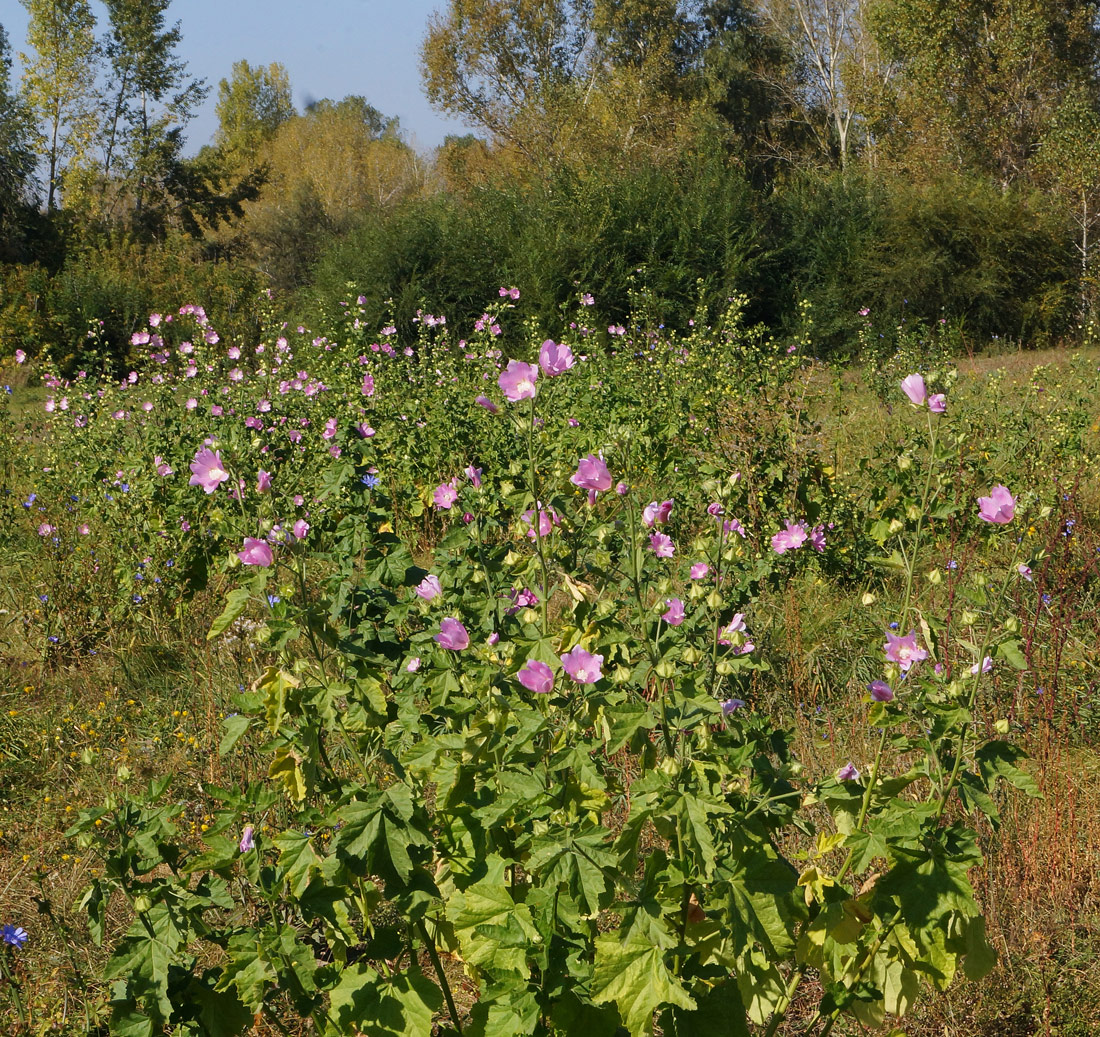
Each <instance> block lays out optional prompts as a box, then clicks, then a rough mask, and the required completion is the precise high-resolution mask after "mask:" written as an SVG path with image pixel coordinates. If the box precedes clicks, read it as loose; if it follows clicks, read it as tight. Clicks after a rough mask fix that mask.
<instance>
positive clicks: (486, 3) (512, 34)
mask: <svg viewBox="0 0 1100 1037" xmlns="http://www.w3.org/2000/svg"><path fill="white" fill-rule="evenodd" d="M590 23H591V4H590V3H589V2H587V0H569V2H568V3H567V2H565V0H450V2H449V3H448V4H447V6H446V8H445V9H444V11H443V12H442V13H437V14H435V15H433V16H432V18H431V19H430V20H429V22H428V31H427V35H426V36H425V38H424V43H423V46H422V48H421V52H420V58H421V73H422V76H423V80H424V89H425V92H426V93H427V96H428V100H429V101H430V102H431V103H432V104H433V105H435V106H436V107H437V108H440V109H441V110H442V111H445V112H447V113H449V114H451V115H455V116H458V117H459V118H461V119H462V120H464V121H465V122H466V123H467V125H469V126H472V127H475V128H478V129H483V130H485V131H487V132H488V134H489V136H490V138H491V140H492V141H493V142H494V143H496V144H498V145H505V146H508V147H511V148H514V149H516V150H517V151H519V152H520V153H521V154H522V155H524V157H525V158H526V159H527V160H528V161H529V162H531V163H532V164H537V163H539V162H545V161H554V159H555V158H556V157H557V156H558V153H559V148H560V140H561V136H562V134H563V132H564V131H565V129H566V128H567V126H568V125H569V123H570V121H571V109H572V106H573V102H574V101H575V100H576V98H577V95H578V94H579V96H580V97H582V98H583V96H584V92H585V91H584V87H583V75H584V69H583V68H582V65H583V62H584V59H585V57H586V55H587V54H588V52H589V51H590V48H591V45H592V31H591V24H590Z"/></svg>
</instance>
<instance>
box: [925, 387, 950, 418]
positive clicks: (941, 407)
mask: <svg viewBox="0 0 1100 1037" xmlns="http://www.w3.org/2000/svg"><path fill="white" fill-rule="evenodd" d="M928 409H929V410H930V411H931V412H932V413H933V414H942V413H943V412H944V411H945V410H947V397H946V396H945V395H944V394H943V393H942V392H938V393H934V394H933V395H932V396H929V397H928Z"/></svg>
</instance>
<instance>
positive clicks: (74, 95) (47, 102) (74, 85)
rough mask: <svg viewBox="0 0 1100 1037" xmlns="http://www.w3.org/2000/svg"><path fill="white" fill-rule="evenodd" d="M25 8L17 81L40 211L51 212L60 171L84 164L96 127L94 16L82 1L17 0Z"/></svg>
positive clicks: (61, 176) (61, 172) (62, 177)
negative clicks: (35, 157) (39, 173)
mask: <svg viewBox="0 0 1100 1037" xmlns="http://www.w3.org/2000/svg"><path fill="white" fill-rule="evenodd" d="M20 2H21V3H22V4H23V6H24V7H25V8H26V9H27V14H28V15H29V20H28V24H27V43H28V45H29V47H30V48H31V50H32V52H33V53H32V55H31V56H28V55H26V54H23V53H20V55H19V60H20V61H21V62H22V63H23V68H24V72H23V82H24V85H25V87H26V96H27V101H28V104H29V105H30V109H31V112H32V113H33V116H34V119H35V122H36V125H37V134H36V137H37V140H36V143H37V150H38V152H39V153H40V154H41V155H43V157H44V159H45V162H46V167H47V188H46V208H47V209H48V210H49V211H50V212H52V211H53V210H54V209H56V208H57V204H58V192H59V190H60V189H61V187H62V185H63V181H64V178H65V176H66V173H67V172H68V171H69V170H70V169H73V168H75V167H79V166H80V165H82V164H84V163H86V162H87V159H88V152H89V149H90V147H91V144H92V140H93V138H94V135H95V129H96V93H95V80H96V69H97V65H98V60H99V50H98V47H97V45H96V38H95V16H94V15H93V14H92V10H91V8H90V7H89V5H88V3H87V0H20Z"/></svg>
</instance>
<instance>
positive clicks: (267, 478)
mask: <svg viewBox="0 0 1100 1037" xmlns="http://www.w3.org/2000/svg"><path fill="white" fill-rule="evenodd" d="M270 489H271V473H270V472H265V471H264V470H263V469H262V468H261V469H260V470H259V471H258V472H257V473H256V492H257V493H267V491H268V490H270Z"/></svg>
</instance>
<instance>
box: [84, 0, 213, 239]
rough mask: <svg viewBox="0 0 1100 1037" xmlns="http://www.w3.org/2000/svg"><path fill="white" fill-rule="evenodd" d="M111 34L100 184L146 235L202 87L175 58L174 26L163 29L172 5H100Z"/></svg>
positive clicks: (136, 1) (137, 1)
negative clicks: (110, 190) (110, 189)
mask: <svg viewBox="0 0 1100 1037" xmlns="http://www.w3.org/2000/svg"><path fill="white" fill-rule="evenodd" d="M105 3H106V6H107V14H108V17H109V19H110V33H109V36H108V39H107V42H106V45H105V48H104V50H105V53H106V56H107V59H108V63H109V67H110V71H111V76H110V83H109V87H108V91H107V99H108V103H107V104H106V105H105V121H104V127H103V136H104V161H103V174H104V180H105V182H106V183H107V184H108V185H109V186H113V189H114V190H113V193H114V206H113V208H117V205H118V203H119V202H120V201H121V202H124V203H126V202H128V203H129V205H130V206H131V207H132V222H133V223H134V224H135V225H137V226H141V227H143V228H144V229H146V230H147V231H151V230H152V228H153V227H154V226H158V225H160V224H162V223H163V214H162V213H156V212H154V213H152V214H150V215H147V214H146V212H145V210H146V209H147V208H148V207H150V205H151V206H152V207H153V209H154V210H156V209H157V208H158V207H160V208H163V207H164V206H165V205H167V204H168V199H169V198H170V196H171V194H172V187H171V183H170V181H171V178H172V174H173V171H174V170H175V169H176V167H177V166H178V164H179V161H180V156H181V152H182V148H183V127H184V126H185V125H186V124H187V122H188V121H189V120H190V118H191V117H192V115H193V113H194V110H195V109H196V108H197V107H198V105H199V104H201V103H202V100H203V98H204V97H205V96H206V93H207V89H206V87H205V85H204V84H203V82H202V81H201V80H196V79H194V78H193V77H192V76H190V75H189V74H188V72H187V63H186V62H184V61H183V60H181V59H180V58H179V56H178V55H177V54H176V48H177V47H178V45H179V43H180V40H181V32H180V26H179V23H178V22H177V23H176V24H175V25H174V26H172V27H171V28H167V27H166V25H165V13H166V11H167V10H168V7H169V5H170V3H171V0H105Z"/></svg>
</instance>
